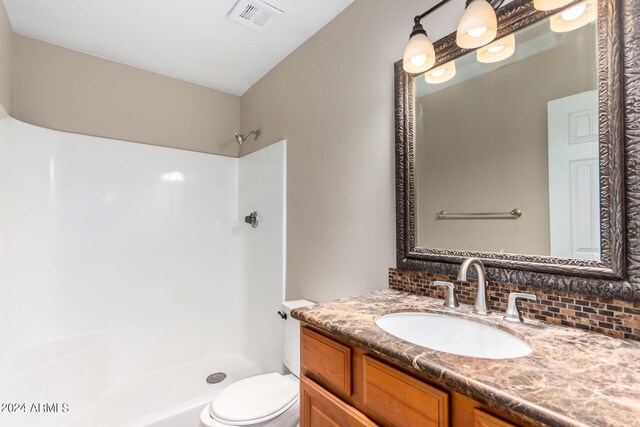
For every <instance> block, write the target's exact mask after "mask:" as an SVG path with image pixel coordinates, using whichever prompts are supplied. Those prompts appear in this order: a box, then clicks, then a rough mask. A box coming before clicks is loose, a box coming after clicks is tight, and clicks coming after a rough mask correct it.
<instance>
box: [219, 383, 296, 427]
mask: <svg viewBox="0 0 640 427" xmlns="http://www.w3.org/2000/svg"><path fill="white" fill-rule="evenodd" d="M298 387H299V382H298V379H297V378H296V377H295V376H294V375H281V374H279V373H277V372H271V373H269V374H264V375H258V376H255V377H250V378H245V379H244V380H240V381H238V382H235V383H233V384H231V385H230V386H228V387H226V388H225V389H224V390H222V391H221V392H220V394H218V396H216V398H215V399H214V400H213V401H212V402H211V406H210V407H209V413H210V414H211V418H213V419H214V420H216V421H218V422H221V423H223V424H228V425H248V424H255V423H259V422H264V421H267V420H270V419H272V418H275V417H277V416H278V415H280V414H282V413H283V412H285V411H286V410H287V409H289V408H290V407H291V406H293V405H294V404H295V403H296V401H297V399H298Z"/></svg>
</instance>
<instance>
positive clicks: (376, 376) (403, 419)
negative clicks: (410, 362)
mask: <svg viewBox="0 0 640 427" xmlns="http://www.w3.org/2000/svg"><path fill="white" fill-rule="evenodd" d="M363 360H364V367H363V379H364V399H363V403H364V407H365V411H366V412H367V414H368V415H369V416H371V418H373V419H374V420H376V421H377V422H379V423H380V424H382V425H383V426H394V427H396V426H402V427H413V426H420V427H448V426H449V399H448V394H447V393H445V392H443V391H441V390H438V389H437V388H434V387H431V386H430V385H428V384H426V383H424V382H422V381H419V380H417V379H415V378H413V377H411V376H409V375H407V374H405V373H403V372H400V371H399V370H397V369H395V368H392V367H390V366H387V365H385V364H384V363H382V362H378V361H377V360H375V359H372V358H371V357H368V356H364V359H363Z"/></svg>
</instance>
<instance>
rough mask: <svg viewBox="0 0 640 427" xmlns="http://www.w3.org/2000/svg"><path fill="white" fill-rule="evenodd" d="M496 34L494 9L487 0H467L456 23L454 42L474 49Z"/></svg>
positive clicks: (462, 46)
mask: <svg viewBox="0 0 640 427" xmlns="http://www.w3.org/2000/svg"><path fill="white" fill-rule="evenodd" d="M496 34H498V18H496V11H495V10H494V9H493V7H492V6H491V5H490V4H489V3H488V2H487V0H471V1H469V0H467V7H466V9H465V11H464V14H463V15H462V18H460V22H459V23H458V30H457V32H456V44H457V45H458V46H460V47H461V48H464V49H475V48H477V47H480V46H484V45H485V44H487V43H489V42H491V41H492V40H493V39H495V38H496Z"/></svg>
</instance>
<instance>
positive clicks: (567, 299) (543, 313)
mask: <svg viewBox="0 0 640 427" xmlns="http://www.w3.org/2000/svg"><path fill="white" fill-rule="evenodd" d="M436 280H443V281H448V282H453V283H455V285H456V294H457V295H458V299H459V301H460V303H461V304H469V305H473V303H474V301H475V297H476V286H477V285H476V283H475V282H458V281H456V280H455V278H453V277H447V276H440V275H434V274H430V273H425V272H421V271H407V270H398V269H396V268H390V269H389V288H390V289H395V290H398V291H405V292H411V293H415V294H420V295H426V296H429V297H434V298H444V292H445V290H444V289H443V288H441V287H435V286H433V284H432V283H433V282H434V281H436ZM510 292H527V293H531V294H535V295H536V296H537V297H538V300H537V301H535V302H534V301H526V300H525V301H520V302H519V306H520V312H521V313H522V315H523V316H524V317H528V318H532V319H538V320H541V321H543V322H548V323H552V324H556V325H564V326H570V327H574V328H580V329H585V330H588V331H593V332H599V333H602V334H605V335H609V336H612V337H616V338H625V339H632V340H637V341H640V302H631V301H623V300H616V299H614V300H608V299H605V298H601V297H594V296H584V295H578V294H571V293H568V292H563V291H548V290H542V289H534V288H527V287H525V286H519V285H512V284H506V283H496V282H489V284H488V294H489V302H490V305H491V309H492V310H495V311H499V312H504V311H505V310H506V308H507V299H508V298H509V293H510Z"/></svg>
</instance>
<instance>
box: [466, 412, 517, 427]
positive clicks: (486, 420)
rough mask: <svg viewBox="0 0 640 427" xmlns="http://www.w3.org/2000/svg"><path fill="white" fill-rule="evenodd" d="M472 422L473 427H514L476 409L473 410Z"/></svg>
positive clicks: (514, 426)
mask: <svg viewBox="0 0 640 427" xmlns="http://www.w3.org/2000/svg"><path fill="white" fill-rule="evenodd" d="M473 421H474V423H473V426H474V427H516V425H515V424H511V423H508V422H506V421H504V420H501V419H500V418H497V417H495V416H493V415H491V414H489V413H487V412H485V411H483V410H481V409H478V408H475V409H474V410H473Z"/></svg>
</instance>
